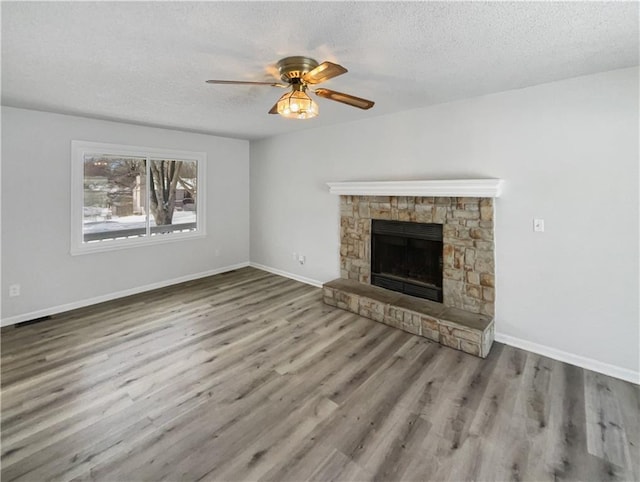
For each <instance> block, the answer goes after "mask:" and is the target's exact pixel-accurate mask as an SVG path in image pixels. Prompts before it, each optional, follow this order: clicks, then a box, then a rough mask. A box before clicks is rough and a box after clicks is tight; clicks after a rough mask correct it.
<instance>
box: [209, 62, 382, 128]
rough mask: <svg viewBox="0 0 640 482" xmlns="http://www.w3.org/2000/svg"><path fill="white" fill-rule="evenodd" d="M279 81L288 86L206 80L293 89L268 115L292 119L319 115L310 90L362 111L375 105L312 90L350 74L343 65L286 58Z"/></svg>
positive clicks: (278, 65) (332, 93) (280, 68)
mask: <svg viewBox="0 0 640 482" xmlns="http://www.w3.org/2000/svg"><path fill="white" fill-rule="evenodd" d="M276 66H277V67H278V72H279V73H280V78H281V79H282V80H283V81H284V82H286V83H285V84H283V83H279V82H251V81H242V80H207V83H209V84H235V85H268V86H271V87H282V88H291V91H290V92H287V93H286V94H284V95H283V96H282V97H280V99H278V102H276V103H275V104H274V106H273V107H272V108H271V110H270V111H269V114H280V115H281V116H283V117H288V118H291V119H310V118H311V117H315V116H317V115H318V105H317V104H316V103H315V102H314V101H313V99H312V98H311V97H309V95H308V94H307V90H309V91H311V92H313V93H314V94H316V95H317V96H319V97H324V98H325V99H329V100H334V101H336V102H341V103H343V104H347V105H350V106H353V107H358V108H359V109H370V108H371V107H373V104H374V102H373V101H371V100H367V99H362V98H360V97H356V96H354V95H349V94H343V93H342V92H336V91H335V90H329V89H323V88H320V89H311V88H309V86H310V85H315V84H319V83H321V82H324V81H325V80H329V79H332V78H334V77H337V76H338V75H342V74H344V73H345V72H347V69H345V68H344V67H343V66H342V65H338V64H334V63H333V62H322V63H321V64H318V62H316V61H315V60H314V59H311V58H309V57H300V56H296V57H286V58H284V59H281V60H279V61H278V63H277V64H276Z"/></svg>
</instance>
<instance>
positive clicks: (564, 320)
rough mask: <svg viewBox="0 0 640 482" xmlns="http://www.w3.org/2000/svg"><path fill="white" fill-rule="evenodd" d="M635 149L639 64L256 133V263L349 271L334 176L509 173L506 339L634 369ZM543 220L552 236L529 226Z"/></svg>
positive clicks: (330, 273)
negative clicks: (328, 123)
mask: <svg viewBox="0 0 640 482" xmlns="http://www.w3.org/2000/svg"><path fill="white" fill-rule="evenodd" d="M376 100H378V101H380V103H382V102H384V99H376ZM320 108H321V109H322V106H321V107H320ZM345 108H347V107H345ZM374 108H375V107H374ZM321 115H322V114H321ZM638 158H639V156H638V69H637V68H632V69H623V70H618V71H612V72H607V73H602V74H598V75H591V76H585V77H579V78H574V79H570V80H566V81H561V82H554V83H550V84H545V85H540V86H536V87H532V88H526V89H522V90H515V91H509V92H503V93H499V94H495V95H489V96H485V97H480V98H473V99H468V100H464V101H458V102H453V103H448V104H441V105H437V106H433V107H429V108H423V109H417V110H413V111H409V112H404V113H400V114H394V115H387V116H381V117H377V118H373V119H369V120H363V121H358V122H353V123H350V124H346V125H341V126H336V127H327V128H322V129H313V130H308V131H303V132H297V133H295V134H291V135H284V136H280V137H275V138H271V139H266V140H262V141H258V142H254V143H252V144H251V216H250V217H251V260H252V262H254V263H258V264H262V265H266V266H269V267H272V268H275V269H277V270H282V271H285V272H288V273H291V274H292V275H294V276H302V277H307V278H311V279H315V280H316V281H319V282H324V281H328V280H330V279H333V278H337V277H339V253H338V246H339V209H338V197H337V196H333V195H330V194H328V189H327V187H326V185H325V183H326V182H328V181H347V180H352V181H354V180H407V179H446V178H465V177H466V178H473V177H496V178H502V179H504V180H505V181H506V186H505V192H504V194H503V196H502V197H501V198H499V199H497V200H496V215H497V219H496V256H497V286H496V293H497V305H496V311H497V314H496V329H497V331H498V332H499V333H500V335H501V339H502V340H504V341H507V342H510V343H511V344H514V345H520V346H522V347H525V348H529V349H532V350H533V351H538V352H543V353H546V354H549V355H551V356H554V357H556V358H561V359H562V358H564V359H565V360H568V361H572V362H574V363H576V364H582V365H583V366H591V367H594V368H596V369H600V370H601V371H605V372H606V371H608V372H609V373H612V374H616V375H620V376H623V377H626V378H634V377H637V372H638V366H639V359H638V358H639V354H638V352H639V348H638V347H639V329H638V324H639V322H638V290H639V287H638V262H639V260H638V251H639V247H638V214H639V213H638ZM534 217H538V218H544V220H545V225H546V232H545V233H534V232H533V230H532V221H533V218H534ZM293 251H296V252H299V253H302V254H304V255H306V256H307V263H306V264H305V265H304V266H300V265H299V264H298V263H296V262H295V261H294V260H293V259H292V256H291V253H292V252H293ZM582 357H584V359H583V358H582ZM609 365H610V366H609Z"/></svg>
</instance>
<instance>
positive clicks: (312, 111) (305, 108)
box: [277, 85, 318, 119]
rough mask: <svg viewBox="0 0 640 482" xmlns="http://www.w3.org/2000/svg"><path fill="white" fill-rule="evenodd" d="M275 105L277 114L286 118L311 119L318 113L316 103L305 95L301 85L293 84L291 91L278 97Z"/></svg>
mask: <svg viewBox="0 0 640 482" xmlns="http://www.w3.org/2000/svg"><path fill="white" fill-rule="evenodd" d="M298 87H299V88H298ZM277 106H278V114H280V115H281V116H282V117H286V118H287V119H311V118H312V117H315V116H317V115H318V104H316V103H315V102H314V101H313V99H312V98H311V97H309V96H308V95H307V93H306V92H305V89H304V87H303V86H297V85H294V86H293V89H292V91H291V92H287V93H286V94H284V95H283V96H282V97H280V99H279V100H278V103H277Z"/></svg>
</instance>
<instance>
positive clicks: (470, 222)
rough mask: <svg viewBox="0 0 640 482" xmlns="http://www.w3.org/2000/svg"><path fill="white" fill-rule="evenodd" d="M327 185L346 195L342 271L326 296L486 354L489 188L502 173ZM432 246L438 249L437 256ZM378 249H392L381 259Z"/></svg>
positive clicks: (490, 298)
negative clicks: (494, 176)
mask: <svg viewBox="0 0 640 482" xmlns="http://www.w3.org/2000/svg"><path fill="white" fill-rule="evenodd" d="M329 186H330V188H331V189H332V192H334V193H336V194H339V195H340V276H341V277H340V279H339V280H334V281H332V282H330V283H327V284H326V285H325V292H324V294H325V297H324V298H325V302H327V303H328V304H331V305H334V306H338V307H341V308H344V309H348V310H350V311H354V312H356V313H359V314H361V315H363V316H368V317H369V318H372V319H374V320H376V321H381V322H383V323H386V324H390V325H392V326H395V327H397V328H400V329H404V330H405V331H409V332H412V333H414V334H418V335H421V336H426V337H427V338H430V339H433V340H436V341H439V342H440V343H443V344H445V345H447V346H451V347H453V348H457V349H461V350H463V351H466V352H469V353H472V354H475V355H479V356H482V357H484V356H486V355H487V354H488V351H489V349H490V346H491V343H492V342H493V316H494V312H495V254H494V224H493V219H494V203H493V198H494V197H497V196H498V195H499V192H500V187H501V181H500V180H493V179H487V180H461V181H410V182H404V183H403V182H389V183H384V182H382V183H331V184H329ZM394 194H398V195H394ZM403 194H406V195H403ZM430 194H431V195H430ZM434 247H436V248H437V247H440V249H441V251H440V252H439V253H437V251H436V255H435V256H434ZM379 251H380V252H382V254H386V255H389V258H388V259H386V261H384V262H381V261H380V260H379V254H380V253H379ZM439 277H441V278H440V279H439ZM374 285H376V286H374ZM385 288H388V289H390V290H391V291H388V290H387V289H385ZM396 293H397V294H396ZM401 293H403V294H401ZM409 295H411V296H409ZM415 296H418V297H420V298H426V299H418V298H415Z"/></svg>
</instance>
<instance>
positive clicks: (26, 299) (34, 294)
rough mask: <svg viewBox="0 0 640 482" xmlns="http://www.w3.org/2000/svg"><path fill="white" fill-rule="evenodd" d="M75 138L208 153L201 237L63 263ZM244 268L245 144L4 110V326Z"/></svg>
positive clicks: (66, 251)
mask: <svg viewBox="0 0 640 482" xmlns="http://www.w3.org/2000/svg"><path fill="white" fill-rule="evenodd" d="M73 139H78V140H86V141H95V142H109V143H116V144H128V145H139V146H148V147H159V148H168V149H178V150H191V151H200V152H206V153H207V206H206V216H207V219H206V225H207V236H206V237H205V238H201V239H194V240H189V241H183V242H176V243H167V244H162V245H155V246H146V247H137V248H132V249H125V250H119V251H111V252H104V253H98V254H87V255H82V256H71V255H70V254H69V243H70V241H69V233H70V230H71V228H70V180H71V171H70V169H71V158H70V156H71V140H73ZM216 249H218V250H219V255H218V256H216ZM248 261H249V142H248V141H242V140H236V139H226V138H220V137H214V136H207V135H201V134H191V133H185V132H178V131H171V130H165V129H156V128H150V127H140V126H134V125H128V124H120V123H115V122H106V121H99V120H92V119H86V118H81V117H73V116H66V115H57V114H49V113H43V112H36V111H30V110H23V109H14V108H9V107H3V108H2V321H3V324H7V323H12V322H16V321H23V320H28V319H31V318H32V317H33V316H43V315H45V314H48V313H54V312H57V311H60V309H62V308H69V307H73V306H79V305H83V304H86V303H87V302H91V301H96V300H99V299H106V298H110V297H112V296H114V295H119V294H124V293H127V292H131V291H137V290H139V289H141V288H145V287H152V286H157V285H162V284H167V283H170V282H171V281H175V280H179V279H188V278H192V277H197V276H199V275H200V274H202V273H207V272H211V271H216V270H219V269H223V268H225V267H229V266H233V265H236V264H241V263H247V262H248ZM14 283H19V284H20V285H21V288H22V294H21V296H19V297H15V298H9V297H8V291H9V289H8V287H9V285H11V284H14Z"/></svg>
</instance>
